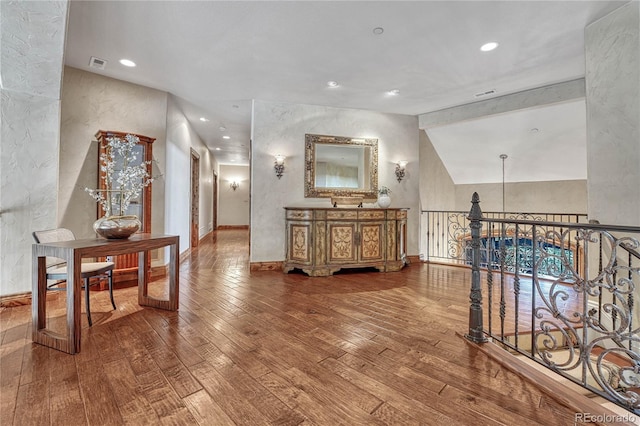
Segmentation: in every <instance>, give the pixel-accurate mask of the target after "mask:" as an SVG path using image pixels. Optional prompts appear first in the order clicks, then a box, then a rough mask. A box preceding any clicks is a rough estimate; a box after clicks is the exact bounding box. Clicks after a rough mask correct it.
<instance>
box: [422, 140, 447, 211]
mask: <svg viewBox="0 0 640 426" xmlns="http://www.w3.org/2000/svg"><path fill="white" fill-rule="evenodd" d="M420 205H421V208H422V210H453V209H454V207H455V185H454V183H453V180H451V176H449V172H448V171H447V169H446V168H445V166H444V164H443V163H442V160H441V159H440V156H439V155H438V153H437V152H436V150H435V148H434V147H433V144H432V143H431V140H429V136H428V135H427V133H425V131H424V130H420Z"/></svg>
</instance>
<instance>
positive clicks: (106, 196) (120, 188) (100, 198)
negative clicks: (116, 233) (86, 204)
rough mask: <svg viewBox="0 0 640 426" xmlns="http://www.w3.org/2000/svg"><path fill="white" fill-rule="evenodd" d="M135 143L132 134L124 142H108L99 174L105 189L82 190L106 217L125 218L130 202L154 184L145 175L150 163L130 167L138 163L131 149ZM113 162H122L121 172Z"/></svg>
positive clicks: (114, 139) (148, 176) (135, 140)
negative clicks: (100, 208)
mask: <svg viewBox="0 0 640 426" xmlns="http://www.w3.org/2000/svg"><path fill="white" fill-rule="evenodd" d="M138 142H140V138H138V137H137V136H135V135H131V134H128V135H126V136H125V138H124V140H122V139H120V138H118V137H110V138H107V147H106V148H107V149H106V152H105V153H103V154H101V155H100V172H101V173H103V177H104V183H105V187H106V188H107V189H90V188H85V189H84V190H85V191H87V192H88V193H89V195H90V196H91V197H92V198H93V199H94V200H96V201H97V202H98V203H100V205H101V206H102V209H103V210H104V214H105V216H106V217H109V216H123V215H125V214H126V211H127V207H129V204H130V203H131V200H133V199H135V198H136V197H138V196H139V195H140V192H141V191H142V189H143V188H145V187H146V186H148V185H150V184H151V182H153V177H152V176H151V175H150V174H149V172H148V171H147V166H148V165H149V164H151V161H143V162H141V163H140V164H137V165H133V163H135V161H136V159H137V157H136V154H135V152H134V148H135V146H136V145H137V144H138ZM116 158H118V159H120V158H122V169H121V170H116Z"/></svg>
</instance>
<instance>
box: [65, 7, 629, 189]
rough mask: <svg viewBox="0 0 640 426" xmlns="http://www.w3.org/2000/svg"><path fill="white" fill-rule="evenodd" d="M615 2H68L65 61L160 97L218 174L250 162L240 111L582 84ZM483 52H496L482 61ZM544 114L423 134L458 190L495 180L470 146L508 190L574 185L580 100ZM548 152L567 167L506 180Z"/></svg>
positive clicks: (424, 101) (461, 97) (440, 103)
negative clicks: (171, 102) (522, 183)
mask: <svg viewBox="0 0 640 426" xmlns="http://www.w3.org/2000/svg"><path fill="white" fill-rule="evenodd" d="M624 3H626V2H624V1H622V2H614V1H422V2H420V1H413V2H398V1H353V2H340V1H336V2H333V1H332V2H322V1H294V2H271V1H258V2H245V1H231V2H225V1H208V2H191V1H164V2H155V1H154V2H147V1H140V2H136V1H104V2H103V1H73V2H71V7H70V15H69V25H68V33H67V45H66V53H65V62H66V64H67V65H69V66H72V67H75V68H79V69H83V70H86V71H91V72H96V73H99V74H102V75H105V76H109V77H113V78H117V79H120V80H125V81H129V82H132V83H137V84H141V85H144V86H148V87H152V88H156V89H160V90H164V91H167V92H170V93H172V94H173V95H175V96H176V97H177V98H178V100H179V103H180V105H181V107H182V109H183V111H184V113H185V115H186V116H187V118H188V119H189V121H190V123H191V124H192V126H193V128H194V129H195V131H196V132H197V133H198V134H199V135H200V137H201V138H202V140H203V141H204V142H205V143H206V144H207V146H208V147H209V148H210V149H212V150H213V152H214V155H215V156H216V158H217V159H218V161H219V162H220V163H222V164H248V158H249V157H248V146H249V138H250V120H251V99H260V100H266V101H274V102H288V103H299V104H313V105H325V106H332V107H342V108H356V109H364V110H376V111H383V112H389V113H398V114H410V115H419V114H423V113H427V112H431V111H436V110H440V109H443V108H447V107H452V106H456V105H462V104H468V103H471V102H476V101H478V98H476V97H475V95H476V94H477V93H480V92H487V91H495V93H492V94H490V95H487V96H485V97H483V99H488V98H491V97H495V96H501V95H506V94H509V93H515V92H519V91H522V90H526V89H531V88H536V87H541V86H545V85H549V84H553V83H558V82H563V81H569V80H573V79H576V78H581V77H584V74H585V70H584V28H585V26H586V25H587V24H589V23H590V22H593V21H594V20H596V19H598V18H599V17H601V16H604V15H605V14H607V13H608V12H610V11H611V10H614V9H616V8H618V7H620V6H621V5H623V4H624ZM374 30H375V31H374ZM380 32H381V33H380ZM377 33H380V34H377ZM490 41H495V42H498V43H499V46H498V48H497V49H495V50H493V51H490V52H482V51H480V46H481V45H482V44H484V43H486V42H490ZM92 56H94V57H98V58H101V59H104V60H106V61H108V62H107V65H106V67H105V69H104V70H97V69H94V68H90V67H89V62H90V58H91V57H92ZM121 58H127V59H130V60H133V61H135V62H136V64H137V66H136V67H134V68H127V67H125V66H122V65H121V64H120V63H119V62H118V61H119V60H120V59H121ZM329 81H335V82H337V83H338V86H337V87H329V86H328V85H327V82H329ZM393 89H396V90H398V91H399V93H398V94H396V95H392V94H389V93H388V92H389V91H390V90H393ZM549 108H556V109H555V110H547V111H545V109H544V108H543V109H535V110H532V111H529V110H525V111H519V112H516V113H514V114H516V115H515V116H512V115H511V114H502V115H500V116H491V117H487V118H485V119H478V120H474V121H473V122H464V123H459V124H457V123H453V124H450V125H447V126H442V127H441V128H434V129H429V135H430V137H431V138H432V141H433V143H434V146H435V148H436V150H437V151H438V153H439V154H440V156H441V158H442V159H443V161H444V163H445V166H446V167H447V169H448V170H449V172H450V174H451V176H452V177H453V179H454V181H455V182H456V183H469V182H471V181H474V182H491V181H493V182H496V181H499V178H496V176H495V175H494V173H493V172H487V170H486V168H487V167H486V164H485V167H484V169H483V170H482V171H478V170H477V169H473V167H475V166H473V165H471V166H470V165H469V164H472V163H473V161H472V160H471V159H469V158H468V157H467V156H468V154H469V151H471V150H470V149H469V147H478V149H477V150H478V151H479V150H484V151H485V152H486V155H487V158H485V159H484V161H485V162H486V161H490V162H493V163H495V165H497V166H498V165H499V162H500V160H499V159H498V158H497V155H496V153H507V154H508V155H509V158H510V159H513V162H512V163H510V167H512V168H513V173H514V175H513V176H511V177H509V176H507V179H508V180H511V181H518V180H538V179H539V178H540V175H543V176H547V179H549V178H552V179H584V178H585V177H586V141H585V138H586V136H585V130H584V122H585V118H584V102H583V101H582V102H580V101H576V102H570V103H567V104H566V105H560V106H558V105H556V106H550V107H549ZM200 117H204V118H206V119H208V120H209V121H207V122H202V121H200ZM485 120H486V121H485ZM518 123H519V125H520V127H519V126H518ZM222 128H224V129H225V130H221V129H222ZM533 128H536V129H538V132H535V133H536V134H535V135H532V134H531V133H532V132H531V129H533ZM521 134H524V135H526V139H525V138H520V139H517V138H518V136H517V135H521ZM225 135H226V136H229V139H223V138H222V137H223V136H225ZM516 139H517V140H516ZM558 141H561V144H562V145H563V146H564V148H563V151H561V153H560V155H562V158H564V159H566V158H567V155H566V154H567V153H570V154H571V155H570V157H571V158H572V161H570V162H566V161H565V162H561V161H555V162H552V164H551V165H550V167H551V169H553V170H555V171H554V172H553V173H552V174H550V173H548V172H545V171H544V170H542V171H540V172H538V176H532V175H531V174H523V175H518V176H516V175H515V173H516V171H518V170H520V169H521V168H522V167H519V166H518V165H517V163H515V161H516V159H524V161H526V162H527V164H532V163H538V164H540V165H543V164H548V161H546V160H549V157H550V156H549V153H548V152H545V151H546V150H547V149H551V148H552V147H557V146H558ZM532 144H533V145H532ZM216 148H220V150H218V151H216ZM474 150H475V149H474ZM559 166H562V167H559ZM470 167H471V168H470ZM498 168H499V167H498ZM551 169H550V170H551ZM545 170H546V169H545Z"/></svg>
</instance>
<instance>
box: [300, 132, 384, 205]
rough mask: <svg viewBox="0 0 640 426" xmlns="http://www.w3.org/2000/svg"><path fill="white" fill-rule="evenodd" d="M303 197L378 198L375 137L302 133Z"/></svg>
mask: <svg viewBox="0 0 640 426" xmlns="http://www.w3.org/2000/svg"><path fill="white" fill-rule="evenodd" d="M304 157H305V164H306V167H305V179H304V196H305V197H306V198H331V197H354V198H361V199H364V200H375V199H377V198H378V139H364V138H346V137H340V136H326V135H312V134H306V135H305V154H304Z"/></svg>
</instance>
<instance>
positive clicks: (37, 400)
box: [0, 230, 574, 426]
mask: <svg viewBox="0 0 640 426" xmlns="http://www.w3.org/2000/svg"><path fill="white" fill-rule="evenodd" d="M248 251H249V250H248V232H247V231H245V230H223V231H216V232H214V233H213V234H212V236H209V237H207V238H206V239H205V241H204V242H203V243H201V245H200V247H199V248H198V249H196V250H195V251H193V252H192V253H191V254H190V256H189V257H188V258H187V259H186V260H185V261H184V262H183V263H182V264H181V267H180V280H181V283H180V309H179V311H178V312H167V311H161V310H157V309H153V308H144V309H143V308H141V307H140V306H138V305H137V302H136V301H137V289H136V288H125V289H117V290H115V292H114V293H115V299H116V304H117V305H118V309H117V310H116V311H112V310H111V306H110V302H109V295H108V292H106V291H103V292H92V294H91V306H92V316H93V320H94V325H93V327H91V328H89V327H87V324H86V318H84V316H83V324H84V327H85V328H83V330H82V332H83V334H82V339H83V340H82V352H81V353H80V354H78V355H75V356H72V355H66V354H64V353H61V352H58V351H55V350H53V349H48V348H45V347H43V346H40V345H37V344H34V343H32V342H31V338H30V336H31V308H30V306H20V307H12V308H4V309H2V311H1V312H0V326H1V334H0V339H1V340H0V424H2V425H9V424H15V425H47V424H51V425H83V424H89V425H121V424H130V425H141V424H154V425H156V424H176V425H191V424H194V425H196V424H200V425H332V426H333V425H386V424H388V425H392V424H393V425H436V424H445V423H446V424H447V425H500V424H504V425H525V424H526V425H534V424H541V425H563V426H564V425H570V424H573V420H574V413H573V411H572V410H570V409H569V408H566V407H564V406H562V405H560V404H559V403H557V402H556V401H555V400H554V399H552V398H549V397H548V396H546V395H544V394H542V393H541V392H540V391H539V390H538V389H537V388H536V387H534V386H533V385H532V384H530V383H529V382H528V381H525V380H523V379H521V378H519V377H517V376H516V375H513V374H512V373H510V372H509V371H507V370H506V369H503V368H502V367H501V366H500V365H499V364H497V363H496V362H494V361H492V360H491V359H489V358H488V357H487V356H486V355H484V354H483V353H481V352H479V351H477V350H475V349H474V348H472V347H470V346H469V345H467V344H466V343H465V342H464V341H463V340H462V339H461V338H460V337H458V336H456V334H455V333H456V332H459V333H464V332H465V331H466V329H467V327H468V317H467V312H468V297H469V294H468V293H469V291H468V287H469V284H468V283H469V280H470V273H469V271H468V270H465V269H461V268H453V267H447V266H436V265H431V266H429V265H426V264H412V265H410V266H409V267H407V268H404V269H403V270H402V271H400V272H396V273H386V274H385V273H379V272H362V271H359V272H355V273H351V272H349V273H341V274H337V275H335V276H333V277H326V278H325V277H317V278H310V277H307V276H306V275H303V274H298V273H291V274H287V275H285V274H282V273H281V272H272V271H265V272H252V273H250V272H249V267H248ZM165 284H166V282H164V281H159V282H157V283H153V284H152V287H153V288H154V290H155V291H156V292H159V293H162V292H163V291H165V288H164V286H165ZM83 305H84V304H83ZM48 306H49V312H50V318H49V321H50V322H52V323H55V322H56V321H62V316H63V315H64V294H50V295H49V296H48ZM83 309H84V306H83Z"/></svg>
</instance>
